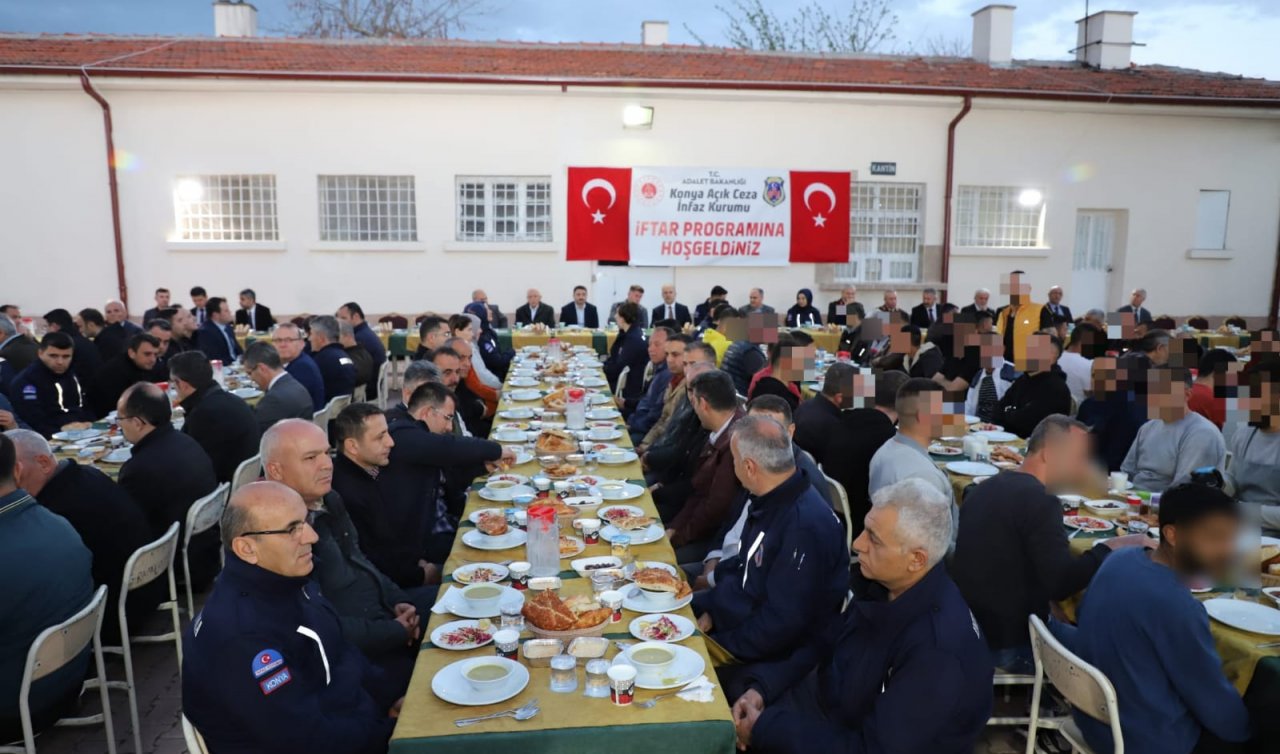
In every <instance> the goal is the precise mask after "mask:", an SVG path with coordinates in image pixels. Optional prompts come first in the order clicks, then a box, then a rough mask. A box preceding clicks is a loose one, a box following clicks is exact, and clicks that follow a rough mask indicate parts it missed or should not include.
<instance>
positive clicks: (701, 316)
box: [693, 285, 729, 327]
mask: <svg viewBox="0 0 1280 754" xmlns="http://www.w3.org/2000/svg"><path fill="white" fill-rule="evenodd" d="M728 297H729V291H727V290H725V288H724V286H721V285H716V286H712V288H711V295H710V296H707V300H706V301H703V302H702V303H701V304H698V305H697V306H695V307H694V308H693V324H694V325H696V326H698V327H710V326H711V325H712V322H711V317H712V316H713V315H714V314H715V310H716V307H717V306H719V305H720V304H723V303H725V300H726V299H727V298H728Z"/></svg>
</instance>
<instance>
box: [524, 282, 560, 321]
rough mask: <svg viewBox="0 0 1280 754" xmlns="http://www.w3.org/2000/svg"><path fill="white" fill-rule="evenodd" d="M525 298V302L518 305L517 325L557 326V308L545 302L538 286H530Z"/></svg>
mask: <svg viewBox="0 0 1280 754" xmlns="http://www.w3.org/2000/svg"><path fill="white" fill-rule="evenodd" d="M524 298H525V303H523V304H521V305H520V306H517V307H516V327H523V326H525V325H533V324H542V325H546V326H547V327H555V326H556V312H555V309H552V308H551V304H546V303H543V301H542V293H541V292H540V291H539V290H538V289H537V288H530V289H529V290H528V291H527V292H526V293H525V297H524Z"/></svg>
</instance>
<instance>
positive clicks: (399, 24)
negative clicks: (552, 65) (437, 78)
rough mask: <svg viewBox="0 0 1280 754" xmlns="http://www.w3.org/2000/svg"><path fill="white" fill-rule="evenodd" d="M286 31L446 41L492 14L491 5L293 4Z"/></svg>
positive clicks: (432, 0)
mask: <svg viewBox="0 0 1280 754" xmlns="http://www.w3.org/2000/svg"><path fill="white" fill-rule="evenodd" d="M288 8H289V12H290V13H291V14H292V19H291V23H290V24H289V25H288V26H287V31H288V32H289V33H291V34H295V35H297V36H301V37H323V38H332V39H356V38H393V39H447V38H449V37H452V36H454V35H455V34H457V33H458V32H460V31H462V30H464V29H466V28H467V27H468V25H469V24H470V23H471V22H472V21H473V20H474V19H475V18H476V17H477V16H479V15H482V14H484V13H485V12H486V11H487V10H488V3H487V2H486V0H289V5H288Z"/></svg>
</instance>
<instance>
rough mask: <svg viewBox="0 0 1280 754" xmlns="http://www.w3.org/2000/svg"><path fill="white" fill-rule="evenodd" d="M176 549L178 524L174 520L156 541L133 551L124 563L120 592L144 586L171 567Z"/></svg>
mask: <svg viewBox="0 0 1280 754" xmlns="http://www.w3.org/2000/svg"><path fill="white" fill-rule="evenodd" d="M177 551H178V524H177V522H176V521H175V522H174V523H173V524H170V526H169V530H168V531H166V532H165V533H164V534H163V535H162V536H161V537H160V538H159V539H157V540H156V541H154V542H152V543H150V544H145V545H143V546H142V547H139V548H138V549H137V550H134V551H133V554H132V555H130V556H129V560H128V561H126V562H125V564H124V585H123V588H122V589H121V592H122V593H123V592H129V591H132V590H134V589H137V588H139V587H143V586H146V585H147V584H150V583H151V582H153V581H155V580H156V579H158V578H160V577H161V576H163V575H164V574H165V572H167V571H168V570H169V569H170V568H173V554H174V553H175V552H177Z"/></svg>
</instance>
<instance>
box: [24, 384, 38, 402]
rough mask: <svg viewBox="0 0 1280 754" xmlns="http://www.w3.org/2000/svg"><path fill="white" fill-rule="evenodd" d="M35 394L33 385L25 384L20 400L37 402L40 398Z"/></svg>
mask: <svg viewBox="0 0 1280 754" xmlns="http://www.w3.org/2000/svg"><path fill="white" fill-rule="evenodd" d="M37 393H38V391H37V390H36V386H35V385H31V384H27V385H23V386H22V400H24V401H34V400H39V398H40V396H39V395H37Z"/></svg>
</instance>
